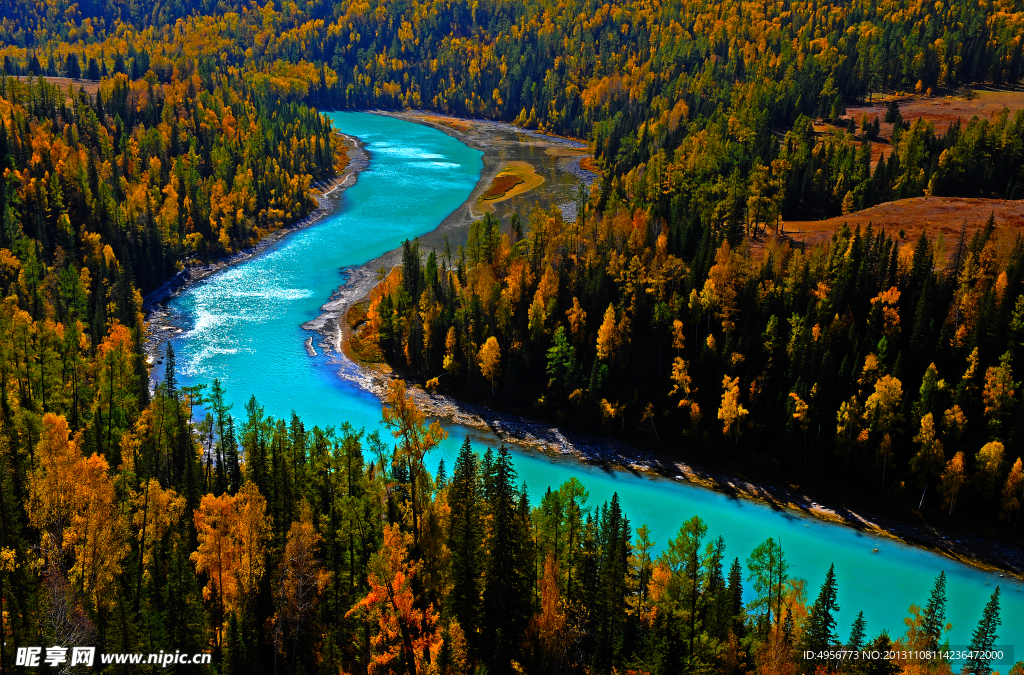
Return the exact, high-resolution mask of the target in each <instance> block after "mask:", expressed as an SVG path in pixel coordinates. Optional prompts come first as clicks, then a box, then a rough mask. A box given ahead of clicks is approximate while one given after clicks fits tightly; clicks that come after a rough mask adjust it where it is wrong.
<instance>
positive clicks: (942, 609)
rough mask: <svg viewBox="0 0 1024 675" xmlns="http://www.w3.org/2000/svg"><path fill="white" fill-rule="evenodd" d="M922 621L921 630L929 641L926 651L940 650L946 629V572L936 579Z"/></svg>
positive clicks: (940, 573)
mask: <svg viewBox="0 0 1024 675" xmlns="http://www.w3.org/2000/svg"><path fill="white" fill-rule="evenodd" d="M922 619H923V625H922V626H921V629H922V631H923V632H924V634H925V635H926V636H927V641H928V642H927V644H926V645H925V646H924V649H926V650H932V651H934V650H936V649H938V648H939V644H940V643H939V640H940V639H941V638H942V632H943V630H945V627H946V572H945V570H943V571H941V572H939V576H937V577H935V586H933V587H932V594H931V596H930V597H929V598H928V604H926V605H925V606H924V614H923V615H922Z"/></svg>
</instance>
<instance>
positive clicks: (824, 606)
mask: <svg viewBox="0 0 1024 675" xmlns="http://www.w3.org/2000/svg"><path fill="white" fill-rule="evenodd" d="M837 593H838V588H837V586H836V572H835V565H834V564H833V565H830V566H829V568H828V573H827V574H826V575H825V583H823V584H822V585H821V591H820V592H819V593H818V597H817V599H816V600H815V601H814V604H813V605H811V609H810V612H809V613H808V615H807V623H806V628H805V629H804V634H803V638H802V639H801V641H800V651H811V652H819V651H823V650H827V649H828V648H829V647H831V646H832V645H833V644H834V643H835V641H836V634H835V629H836V619H835V612H838V611H839V605H837V604H836V595H837ZM817 663H820V660H817V659H808V660H806V661H804V662H803V664H804V667H805V668H806V669H807V670H808V672H810V671H813V669H814V667H815V664H817Z"/></svg>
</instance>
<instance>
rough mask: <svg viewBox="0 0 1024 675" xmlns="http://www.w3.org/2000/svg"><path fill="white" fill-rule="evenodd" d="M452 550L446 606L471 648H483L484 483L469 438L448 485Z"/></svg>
mask: <svg viewBox="0 0 1024 675" xmlns="http://www.w3.org/2000/svg"><path fill="white" fill-rule="evenodd" d="M448 506H449V508H450V509H451V516H450V519H449V521H448V549H449V550H450V551H451V584H452V585H451V591H449V593H448V602H447V604H446V607H447V609H448V611H449V612H450V613H451V615H452V617H453V618H454V619H455V620H456V621H458V622H459V625H460V626H461V627H462V631H463V633H465V635H466V639H467V640H468V641H469V644H470V647H471V648H473V649H475V648H476V647H477V646H478V645H479V640H478V637H479V633H478V629H479V620H478V619H479V614H480V602H481V585H482V575H483V568H484V550H483V536H484V525H483V483H482V481H481V479H480V470H479V462H478V461H477V457H476V455H475V454H473V448H472V446H471V445H470V442H469V437H468V436H467V437H466V440H465V442H463V444H462V447H461V448H460V449H459V454H458V457H456V459H455V469H454V471H453V473H452V479H451V482H450V483H449V485H448Z"/></svg>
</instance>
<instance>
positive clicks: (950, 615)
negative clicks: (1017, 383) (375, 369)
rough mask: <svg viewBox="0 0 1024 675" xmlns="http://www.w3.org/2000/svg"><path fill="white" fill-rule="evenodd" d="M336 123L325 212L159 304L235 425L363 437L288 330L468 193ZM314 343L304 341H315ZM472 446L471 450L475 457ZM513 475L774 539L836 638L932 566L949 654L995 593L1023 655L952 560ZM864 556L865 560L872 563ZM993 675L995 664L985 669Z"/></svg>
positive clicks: (536, 486)
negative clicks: (340, 191)
mask: <svg viewBox="0 0 1024 675" xmlns="http://www.w3.org/2000/svg"><path fill="white" fill-rule="evenodd" d="M332 117H333V119H334V122H335V125H336V126H337V127H338V128H339V129H340V130H342V131H344V132H345V133H348V134H351V135H353V136H356V137H358V138H359V139H360V140H362V141H363V142H364V143H365V144H366V146H367V148H368V150H369V151H370V157H371V159H370V166H369V168H368V169H367V170H365V171H363V172H362V174H360V176H359V180H358V182H357V183H356V185H355V186H353V187H352V188H350V189H349V190H348V191H347V192H345V193H344V195H343V196H342V198H341V203H340V204H339V206H338V208H337V210H336V211H335V213H334V214H333V215H331V216H329V217H327V218H326V219H324V220H322V221H321V222H320V223H318V224H316V225H315V226H313V227H310V228H307V229H305V230H301V231H298V232H296V233H293V234H291V235H289V236H288V237H286V238H285V239H283V240H282V241H281V242H279V243H278V244H277V245H275V246H274V247H272V248H270V249H269V250H267V251H266V252H265V253H263V254H261V255H259V256H257V257H255V258H253V259H251V260H249V261H247V262H245V263H242V264H240V265H238V266H236V267H232V268H229V269H226V270H224V271H222V272H220V273H218V274H215V275H213V276H211V277H209V278H208V279H206V280H204V281H203V282H201V283H199V284H197V285H195V286H193V287H191V288H189V289H188V290H187V291H185V292H184V293H182V294H181V295H180V296H178V297H177V298H175V299H173V300H172V301H171V302H170V303H169V304H168V312H169V315H170V318H171V321H172V322H173V323H174V324H175V325H177V326H179V327H180V328H181V329H182V330H181V332H180V333H179V334H178V335H177V336H176V337H174V338H173V339H172V342H173V344H174V348H175V351H176V352H177V355H178V363H179V368H180V373H179V377H180V379H181V380H182V381H183V383H185V384H194V383H209V382H211V381H212V380H213V378H215V377H219V378H221V380H222V381H223V382H224V384H225V386H226V388H227V392H228V400H229V402H232V403H233V404H234V411H233V414H235V415H236V417H237V416H239V415H243V416H244V405H245V402H246V401H247V400H248V398H249V396H250V395H251V394H252V393H255V394H256V395H257V398H258V399H259V402H260V404H261V405H263V406H264V407H265V408H266V413H267V414H268V415H273V416H275V417H283V416H288V415H290V413H291V411H293V410H294V411H295V412H297V413H298V414H299V415H300V416H301V417H302V419H303V421H304V422H306V424H307V425H309V426H313V425H314V424H318V425H321V426H329V425H335V426H337V425H340V424H341V422H343V421H346V420H347V421H349V422H350V423H351V424H352V425H353V426H354V427H356V428H360V427H364V428H365V429H366V430H367V431H371V430H373V429H376V428H378V427H379V425H380V410H381V405H380V402H379V401H378V400H377V399H376V398H375V397H374V396H373V395H371V394H369V393H367V392H365V391H363V390H361V389H360V388H358V386H356V385H355V384H353V383H352V382H349V381H347V380H345V379H343V378H341V377H339V376H338V369H339V364H338V363H337V361H336V359H335V357H333V356H331V355H329V354H328V355H325V354H324V353H323V352H322V350H319V349H318V350H317V356H310V355H309V354H307V351H306V348H305V346H304V342H305V340H306V339H307V338H308V337H310V336H311V335H312V334H311V333H309V332H307V331H304V330H302V329H301V328H300V326H301V325H302V324H303V323H305V322H307V321H309V320H311V319H314V318H316V317H317V316H318V315H319V313H320V307H321V305H322V304H323V303H324V302H325V301H326V300H327V299H328V297H329V296H330V295H331V293H332V292H333V291H334V290H335V289H336V288H337V286H338V285H339V284H340V283H342V281H343V280H344V277H343V274H342V272H340V271H339V270H341V269H342V268H344V267H346V266H351V265H358V264H361V263H363V262H365V261H367V260H372V259H374V258H376V257H377V256H379V255H381V254H382V253H384V252H386V251H388V250H390V249H392V248H394V247H396V246H398V245H399V244H400V243H401V241H402V240H404V239H405V238H407V237H408V238H411V237H414V236H416V235H420V234H424V233H426V232H429V231H430V230H432V229H434V228H435V227H436V226H437V225H438V223H440V222H441V220H443V219H444V218H445V216H447V215H448V214H449V213H450V212H451V211H453V210H454V209H455V208H457V207H458V206H459V205H460V204H461V203H462V202H463V201H464V200H465V199H466V198H467V197H468V195H469V193H470V191H471V190H472V189H473V186H474V185H475V184H476V182H477V179H478V177H479V175H480V170H481V167H482V160H481V153H480V152H479V151H477V150H474V149H472V148H469V147H467V146H466V145H464V144H462V143H461V142H459V141H458V140H456V139H454V138H452V137H450V136H447V135H446V134H444V133H442V132H440V131H437V130H435V129H432V128H429V127H426V126H421V125H417V124H413V123H411V122H407V121H403V120H399V119H394V118H390V117H383V116H377V115H371V114H365V113H333V114H332ZM312 336H313V337H314V343H315V341H316V339H317V336H316V335H312ZM448 430H449V434H450V436H449V440H448V441H447V443H446V444H445V445H444V447H443V448H442V449H441V451H440V452H437V453H434V454H433V455H432V457H430V458H429V459H430V461H432V462H433V463H434V468H436V466H437V462H438V461H439V460H440V459H441V458H442V457H444V458H445V463H446V465H447V466H449V467H451V466H452V465H453V460H454V455H455V453H456V451H457V449H458V445H459V444H460V443H461V441H462V439H463V438H464V437H465V435H466V434H467V433H470V434H472V435H474V437H476V438H478V440H479V442H478V443H477V446H478V447H481V446H480V443H486V442H488V441H490V442H492V443H493V439H486V438H484V437H482V436H480V435H479V434H478V433H477V432H471V431H469V430H467V429H463V428H459V427H454V426H449V427H448ZM481 449H482V447H481ZM513 451H514V457H515V468H516V471H517V472H518V474H519V480H520V481H525V482H526V484H527V486H528V489H529V492H530V497H531V502H532V503H534V504H536V503H538V501H539V498H540V496H541V495H542V494H543V492H544V490H546V489H547V487H548V486H552V487H557V486H558V485H560V484H561V483H563V482H565V481H566V480H568V479H569V478H570V477H572V476H575V477H577V478H579V480H580V481H582V482H583V484H584V485H585V486H586V488H587V489H588V490H589V493H590V502H589V503H590V504H591V505H596V504H600V503H601V502H603V501H605V500H607V499H610V498H611V496H612V494H613V493H614V492H618V494H619V498H620V499H621V501H622V505H623V508H624V510H625V512H626V513H627V514H628V516H629V518H630V521H631V523H632V524H633V527H634V528H636V527H639V526H640V525H641V524H647V525H648V526H649V527H650V528H651V534H652V539H653V540H654V541H656V542H657V543H658V544H659V545H660V546H664V544H665V543H666V542H667V541H668V540H669V538H670V537H672V536H674V535H675V533H676V532H677V531H678V529H679V526H680V525H681V524H682V523H683V521H684V520H685V519H687V518H689V517H690V516H692V515H694V514H697V515H700V516H701V517H702V518H703V519H704V520H705V521H706V522H707V524H708V529H709V534H711V535H713V536H718V535H722V536H723V537H724V538H725V543H726V547H727V548H726V555H727V557H728V558H730V559H731V558H732V557H736V556H738V557H739V558H740V560H741V561H743V560H745V559H746V557H747V555H749V553H750V551H751V550H752V549H753V547H754V546H756V545H757V544H758V543H759V542H760V541H762V540H764V539H765V538H766V537H768V536H773V537H775V538H776V539H777V540H780V541H781V543H782V546H783V549H784V550H785V551H786V554H787V557H788V558H789V559H790V560H791V562H792V564H793V567H792V570H791V573H792V574H793V576H796V577H801V578H804V579H806V580H807V582H808V584H807V589H808V595H809V600H813V599H814V597H815V596H816V594H817V591H818V588H819V587H820V585H821V583H822V581H823V579H824V576H825V572H826V571H827V569H828V566H829V565H830V564H831V563H835V566H836V573H837V578H838V584H839V606H840V607H841V609H842V611H841V612H840V614H839V617H838V619H839V631H840V635H841V637H842V638H843V639H845V638H846V636H847V634H848V631H849V626H850V623H851V622H852V620H853V618H854V617H855V616H856V614H857V612H858V611H860V610H864V616H865V618H866V620H867V623H868V626H867V628H868V633H869V635H872V636H873V635H876V634H877V633H878V632H879V631H880V630H881V629H883V628H885V629H888V630H889V632H890V635H892V636H893V637H896V636H899V635H902V634H903V632H904V631H905V627H904V625H903V618H904V617H905V616H907V608H908V607H909V605H910V604H911V603H915V604H919V605H923V604H924V602H925V601H926V600H927V598H928V593H929V591H930V589H931V585H932V581H933V579H934V578H935V576H936V575H937V574H938V573H939V571H940V570H945V571H946V575H947V577H948V584H947V593H948V598H949V600H948V604H947V620H948V621H950V622H951V623H952V624H953V630H952V632H951V633H950V635H949V637H950V642H951V644H952V645H954V646H956V645H967V644H969V642H970V637H971V632H972V631H973V629H974V627H975V626H976V625H977V622H978V620H979V619H980V617H981V611H982V608H983V606H984V604H985V602H986V601H987V600H988V597H989V595H990V594H991V593H992V590H993V589H994V588H995V586H996V585H997V584H998V585H1000V586H1001V587H1002V591H1003V594H1002V602H1001V605H1002V627H1001V629H1000V631H999V635H1000V639H999V640H998V643H999V644H1000V645H1007V646H1009V645H1015V646H1016V647H1017V649H1016V652H1017V653H1016V654H1015V655H1014V657H1015V658H1016V659H1021V658H1024V584H1022V583H1021V582H1018V581H1015V580H1013V579H1009V578H1000V577H999V575H998V574H996V573H991V572H984V571H980V570H977V569H974V568H971V567H969V566H966V565H962V564H959V563H956V562H954V561H951V560H949V559H948V558H945V557H943V556H940V555H938V554H934V553H931V552H928V551H924V550H921V549H918V548H915V547H911V546H906V545H903V544H900V543H897V542H894V541H891V540H889V539H885V538H881V537H876V536H872V535H866V534H863V533H860V532H857V531H855V530H853V529H851V528H847V527H843V526H838V525H832V524H829V523H824V522H821V521H817V520H813V519H810V518H805V517H802V516H799V515H796V514H793V513H788V512H779V511H775V510H772V509H771V508H769V507H767V506H763V505H761V504H757V503H753V502H749V501H742V500H737V499H733V498H730V497H727V496H725V495H721V494H718V493H715V492H711V491H708V490H705V489H702V488H698V487H694V486H691V485H689V484H685V483H678V482H675V481H670V480H666V479H658V478H647V477H638V476H635V475H632V474H629V473H625V472H608V471H605V470H603V469H601V468H599V467H594V466H588V465H583V464H580V463H578V462H575V461H568V460H564V461H562V460H559V459H556V458H551V457H548V456H543V455H538V454H535V453H531V452H529V451H525V450H521V449H513ZM874 549H877V553H876V552H873V550H874ZM995 668H996V669H997V670H1000V671H1002V672H1003V673H1005V672H1007V671H1008V670H1009V666H1008V665H997V666H995Z"/></svg>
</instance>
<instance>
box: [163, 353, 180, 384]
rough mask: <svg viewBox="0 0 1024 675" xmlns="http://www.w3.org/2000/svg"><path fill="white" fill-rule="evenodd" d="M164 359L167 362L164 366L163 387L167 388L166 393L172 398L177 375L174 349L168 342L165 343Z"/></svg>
mask: <svg viewBox="0 0 1024 675" xmlns="http://www.w3.org/2000/svg"><path fill="white" fill-rule="evenodd" d="M164 358H165V359H166V361H167V362H166V363H165V364H164V386H165V387H166V388H167V393H168V394H169V395H171V396H173V395H174V392H175V391H177V388H178V374H177V364H176V362H175V358H174V347H173V346H172V345H171V343H170V342H168V343H167V353H166V355H165V357H164Z"/></svg>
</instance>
